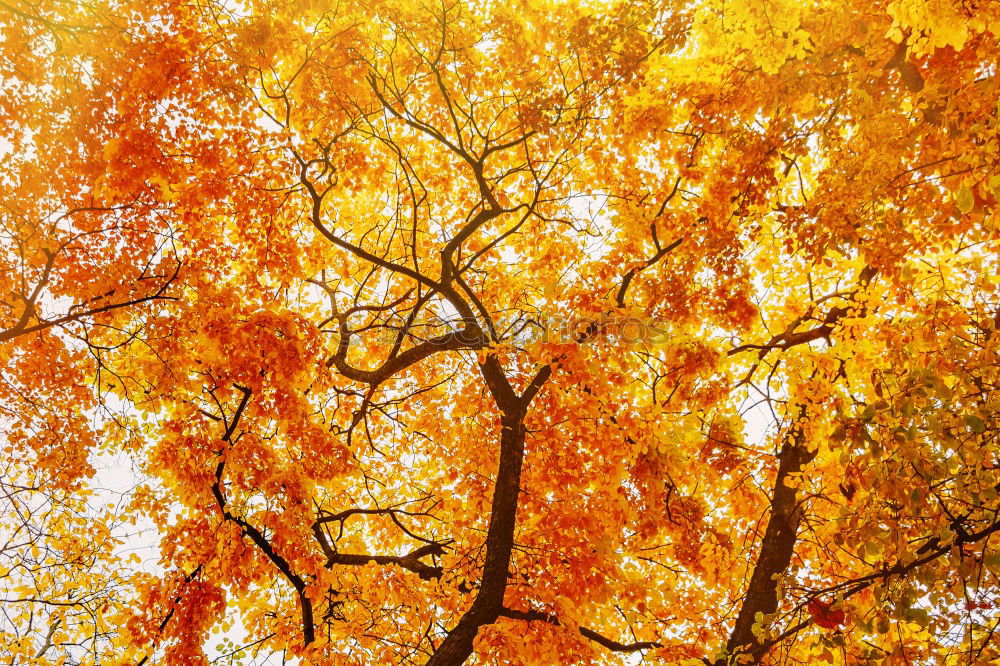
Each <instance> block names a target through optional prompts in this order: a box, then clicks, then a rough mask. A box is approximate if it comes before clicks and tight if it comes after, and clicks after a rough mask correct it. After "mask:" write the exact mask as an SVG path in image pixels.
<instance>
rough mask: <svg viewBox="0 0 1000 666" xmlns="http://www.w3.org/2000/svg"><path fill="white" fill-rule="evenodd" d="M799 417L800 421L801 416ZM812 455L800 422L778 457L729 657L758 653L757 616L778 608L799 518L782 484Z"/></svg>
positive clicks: (790, 492) (787, 488) (791, 491)
mask: <svg viewBox="0 0 1000 666" xmlns="http://www.w3.org/2000/svg"><path fill="white" fill-rule="evenodd" d="M799 418H800V419H801V418H802V415H801V414H800V415H799ZM814 456H815V453H814V452H811V451H809V449H808V448H807V447H806V442H805V441H804V435H803V431H802V423H801V421H798V422H796V423H794V424H792V426H791V429H790V430H789V432H788V434H787V435H786V437H785V443H784V445H783V446H782V447H781V452H780V453H779V454H778V474H777V476H776V477H775V479H774V491H773V493H772V496H771V515H770V518H769V519H768V522H767V528H766V529H765V531H764V538H763V539H762V540H761V544H760V553H759V554H758V555H757V562H756V564H755V565H754V569H753V574H752V575H751V577H750V585H749V587H748V588H747V593H746V596H745V597H744V599H743V605H742V606H741V607H740V613H739V615H738V616H737V618H736V624H735V625H734V627H733V632H732V634H731V635H730V637H729V641H728V642H727V643H726V652H727V653H728V654H730V655H734V654H737V653H751V654H755V655H756V654H758V653H759V648H760V643H759V642H758V639H757V636H756V635H755V634H754V631H753V626H754V624H755V623H756V622H757V614H758V613H762V614H764V615H770V614H772V613H774V612H775V611H776V610H777V609H778V581H777V580H776V579H777V578H778V577H779V576H780V575H781V574H783V573H784V572H785V571H786V570H787V569H788V565H789V564H790V563H791V561H792V553H793V551H794V549H795V539H796V533H797V531H798V526H799V519H800V517H801V515H800V510H799V507H798V501H797V493H796V491H795V488H792V487H790V486H788V485H786V484H785V482H786V481H787V480H788V479H789V477H791V476H793V475H795V474H798V473H799V472H801V470H802V467H803V466H804V465H805V464H806V463H808V462H809V461H810V460H812V458H813V457H814ZM761 654H762V653H761ZM720 663H721V662H720Z"/></svg>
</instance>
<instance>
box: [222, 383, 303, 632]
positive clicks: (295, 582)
mask: <svg viewBox="0 0 1000 666" xmlns="http://www.w3.org/2000/svg"><path fill="white" fill-rule="evenodd" d="M234 386H235V387H236V388H237V389H239V390H240V391H242V392H243V399H242V401H241V402H240V406H239V407H238V408H237V410H236V414H234V416H233V420H232V423H230V424H229V427H228V428H227V429H226V433H225V435H224V436H223V441H225V442H229V441H230V439H229V438H230V437H231V436H232V434H233V432H234V431H235V430H236V426H237V425H238V424H239V419H240V417H241V416H242V414H243V410H244V409H245V408H246V405H247V402H248V401H249V400H250V396H251V394H252V391H251V389H249V388H245V387H243V386H240V385H238V384H234ZM225 469H226V461H225V458H224V457H223V459H222V460H220V461H219V464H218V465H217V466H216V468H215V482H214V483H212V496H213V497H214V498H215V502H216V504H217V505H218V507H219V512H220V513H221V514H222V519H223V520H226V521H229V522H233V523H236V524H237V525H238V526H239V527H240V530H241V531H242V533H243V535H244V536H248V537H250V540H251V541H253V542H254V544H255V545H256V546H257V548H259V549H260V551H261V552H262V553H263V554H264V555H265V556H266V557H267V559H269V560H270V561H271V563H272V564H274V566H275V567H277V569H278V571H280V572H281V575H282V576H284V577H285V579H286V580H288V582H289V583H291V585H292V587H293V588H295V593H296V596H298V599H299V607H300V608H301V610H302V636H303V643H305V644H306V645H309V644H310V643H312V642H313V641H314V640H315V639H316V634H315V627H314V626H313V608H312V601H310V600H309V597H308V596H306V582H305V580H304V579H303V578H302V577H301V576H299V575H298V574H296V573H295V572H294V571H293V570H292V566H291V564H289V562H288V560H286V559H285V558H284V557H282V556H281V554H280V553H278V552H277V551H276V550H275V549H274V547H273V546H272V545H271V542H270V541H268V540H267V537H265V536H264V534H263V532H261V531H260V530H258V529H257V528H256V527H254V526H253V525H251V524H250V523H249V522H247V521H246V520H245V519H243V518H241V517H239V516H236V515H234V514H233V513H232V512H231V511H229V508H228V502H227V501H226V497H225V494H224V493H223V491H222V475H223V474H224V472H225Z"/></svg>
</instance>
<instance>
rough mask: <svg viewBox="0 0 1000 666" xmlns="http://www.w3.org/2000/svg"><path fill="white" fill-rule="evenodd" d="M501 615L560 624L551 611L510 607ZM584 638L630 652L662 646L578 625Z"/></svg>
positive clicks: (617, 650)
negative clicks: (614, 637) (624, 640)
mask: <svg viewBox="0 0 1000 666" xmlns="http://www.w3.org/2000/svg"><path fill="white" fill-rule="evenodd" d="M500 615H501V616H502V617H509V618H511V619H514V620H524V621H525V622H547V623H548V624H555V625H561V624H562V623H561V622H560V621H559V618H558V617H557V616H556V615H555V614H553V613H543V612H541V611H534V610H532V611H519V610H513V609H511V608H503V609H501V611H500ZM577 630H578V631H579V632H580V635H582V636H583V637H584V638H588V639H590V640H592V641H594V642H595V643H597V644H598V645H600V646H602V647H605V648H607V649H608V650H611V651H612V652H624V653H632V652H639V651H640V650H649V649H652V648H658V647H663V644H662V643H657V642H656V641H636V642H634V643H620V642H618V641H616V640H612V639H610V638H608V637H607V636H604V635H602V634H599V633H597V632H596V631H594V630H593V629H588V628H587V627H579V628H578V629H577Z"/></svg>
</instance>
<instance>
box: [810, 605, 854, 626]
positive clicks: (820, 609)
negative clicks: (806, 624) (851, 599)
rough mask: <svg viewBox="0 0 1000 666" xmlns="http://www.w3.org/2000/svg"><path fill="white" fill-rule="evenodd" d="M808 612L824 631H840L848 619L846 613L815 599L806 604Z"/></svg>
mask: <svg viewBox="0 0 1000 666" xmlns="http://www.w3.org/2000/svg"><path fill="white" fill-rule="evenodd" d="M806 610H808V611H809V614H810V615H812V618H813V622H815V623H816V624H817V625H819V626H820V627H823V628H824V629H839V628H840V626H841V625H842V624H844V620H845V619H846V616H845V615H844V611H842V610H840V609H839V608H838V609H834V608H832V607H831V604H828V603H825V602H823V601H820V600H819V599H813V600H811V601H810V602H809V603H808V604H806Z"/></svg>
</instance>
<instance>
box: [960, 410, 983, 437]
mask: <svg viewBox="0 0 1000 666" xmlns="http://www.w3.org/2000/svg"><path fill="white" fill-rule="evenodd" d="M965 425H967V426H969V427H970V428H971V429H972V432H974V433H976V434H977V435H978V434H982V433H984V432H986V424H985V423H984V422H983V420H982V419H981V418H979V417H978V416H976V415H975V414H966V415H965Z"/></svg>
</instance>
